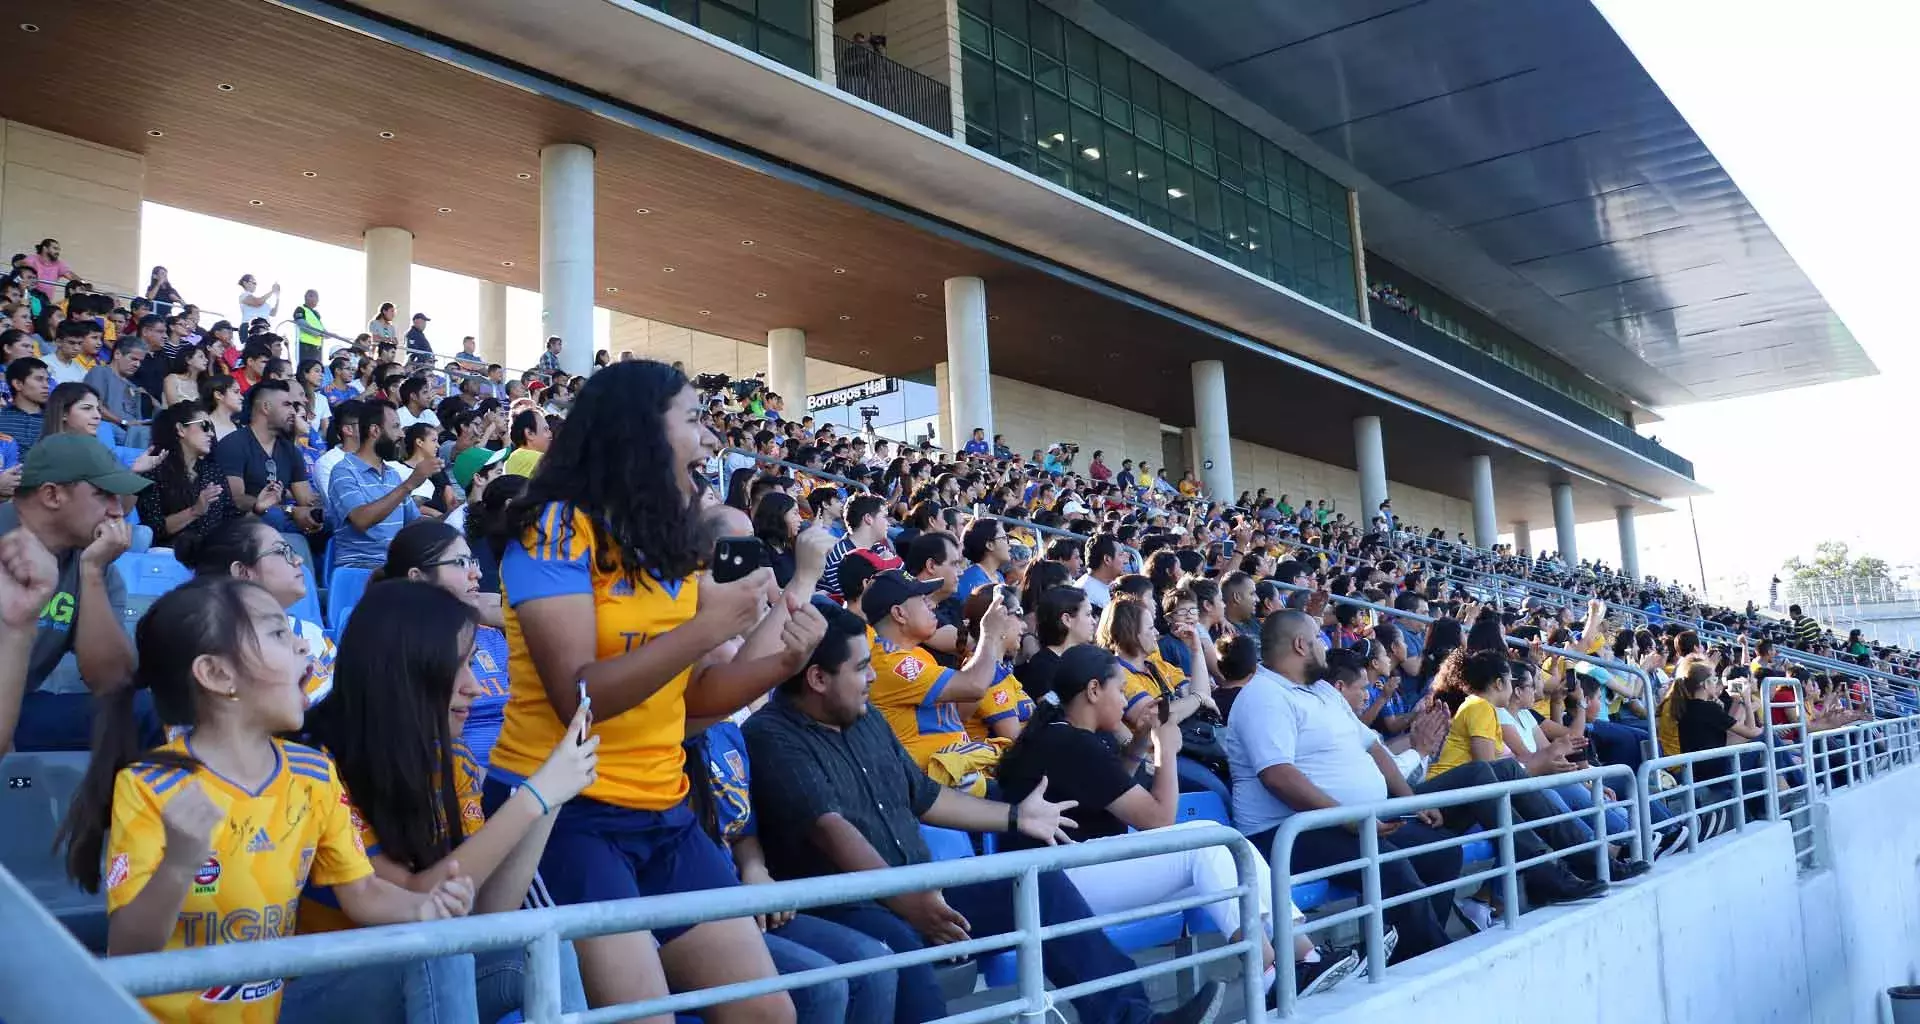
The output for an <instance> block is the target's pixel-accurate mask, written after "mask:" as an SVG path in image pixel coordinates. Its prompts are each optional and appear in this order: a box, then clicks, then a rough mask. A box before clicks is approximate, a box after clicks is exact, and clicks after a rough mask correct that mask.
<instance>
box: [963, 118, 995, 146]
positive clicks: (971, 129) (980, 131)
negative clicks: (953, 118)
mask: <svg viewBox="0 0 1920 1024" xmlns="http://www.w3.org/2000/svg"><path fill="white" fill-rule="evenodd" d="M967 145H969V146H972V147H973V148H975V149H978V150H981V151H983V152H987V153H991V152H993V130H992V129H991V128H987V127H983V126H981V125H977V124H974V123H973V122H971V121H969V122H967Z"/></svg>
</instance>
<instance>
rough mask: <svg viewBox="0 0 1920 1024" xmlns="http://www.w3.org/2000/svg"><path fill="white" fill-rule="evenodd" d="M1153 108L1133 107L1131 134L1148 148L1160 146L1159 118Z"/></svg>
mask: <svg viewBox="0 0 1920 1024" xmlns="http://www.w3.org/2000/svg"><path fill="white" fill-rule="evenodd" d="M1154 110H1155V108H1153V107H1143V106H1141V105H1140V104H1138V103H1135V104H1134V105H1133V134H1134V135H1136V136H1138V137H1139V139H1140V141H1141V142H1144V143H1146V144H1147V145H1149V146H1158V145H1159V144H1160V116H1159V115H1158V114H1157V113H1155V112H1154Z"/></svg>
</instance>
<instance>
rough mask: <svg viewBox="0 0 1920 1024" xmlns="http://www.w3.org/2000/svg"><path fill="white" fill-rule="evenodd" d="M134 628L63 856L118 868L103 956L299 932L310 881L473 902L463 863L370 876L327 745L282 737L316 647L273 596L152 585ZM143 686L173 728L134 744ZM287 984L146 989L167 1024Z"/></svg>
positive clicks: (83, 873) (401, 907) (207, 1015)
mask: <svg viewBox="0 0 1920 1024" xmlns="http://www.w3.org/2000/svg"><path fill="white" fill-rule="evenodd" d="M135 641H136V646H137V647H138V648H139V654H140V668H139V671H138V674H137V675H136V676H135V679H134V686H133V687H123V688H121V689H119V690H117V691H114V692H113V693H111V694H109V695H107V696H105V697H103V698H101V699H102V701H104V702H106V703H105V705H104V706H102V707H101V708H100V709H99V710H98V712H97V713H98V714H99V715H101V716H102V717H103V719H104V721H103V723H102V726H101V728H100V729H99V730H98V731H97V732H96V733H95V744H94V749H93V761H92V763H90V764H89V765H88V766H87V776H86V779H85V781H84V782H82V783H81V787H80V792H79V794H78V795H77V796H76V797H75V799H74V802H73V806H72V808H70V809H69V810H68V812H67V821H66V823H65V825H63V826H62V829H61V831H62V833H63V834H64V836H65V838H66V839H67V843H68V848H67V869H68V871H69V872H70V873H72V875H73V877H74V878H75V879H76V880H77V881H79V882H80V884H81V885H82V886H84V887H86V888H87V889H89V890H94V889H98V888H99V887H100V884H101V883H102V882H104V883H105V884H106V890H107V914H108V916H107V952H108V954H110V955H113V956H121V955H125V954H128V953H153V952H157V951H159V950H163V949H189V948H199V947H205V946H219V945H225V944H227V943H230V942H250V941H256V940H261V939H272V938H279V937H281V936H284V935H291V934H293V933H294V930H295V921H296V915H297V910H298V908H299V906H300V890H301V887H302V886H303V885H305V884H306V883H307V882H309V881H311V882H313V883H314V884H316V885H330V886H332V887H333V892H334V895H335V896H336V897H337V899H338V902H339V904H340V909H341V910H342V911H344V912H345V914H346V917H347V919H348V920H350V921H352V922H353V923H355V924H396V923H399V922H403V921H415V920H421V921H424V920H433V919H436V918H443V917H449V916H457V915H461V914H465V913H466V912H467V910H468V908H469V907H470V906H471V905H472V903H473V884H472V881H471V880H470V879H468V878H467V877H466V876H465V875H464V874H462V872H461V870H460V867H459V865H458V864H453V863H449V864H448V865H447V866H446V871H445V873H444V875H443V876H442V877H441V879H440V880H439V881H437V882H436V883H435V884H433V885H431V886H423V887H422V888H423V891H421V892H409V891H408V890H406V889H402V888H400V887H399V886H397V885H394V884H393V883H392V882H389V881H386V880H385V879H383V878H381V877H379V876H378V875H376V874H374V871H373V866H372V865H371V864H370V863H368V861H367V854H366V851H365V850H364V849H363V848H362V846H361V843H360V840H359V837H358V836H357V835H356V834H355V831H354V828H353V822H352V815H351V814H350V813H349V808H348V807H347V803H346V796H345V794H346V791H345V789H343V788H342V787H341V785H340V777H339V775H338V774H336V773H335V771H334V766H333V761H332V759H330V758H329V757H328V756H327V755H326V754H325V753H323V752H321V751H319V750H316V749H314V748H313V747H308V746H303V745H301V744H298V743H292V742H289V741H287V740H283V739H279V738H278V737H279V735H280V734H283V733H287V732H292V731H293V730H296V729H298V728H300V724H301V720H302V719H303V717H304V716H305V713H306V706H307V702H306V698H305V696H304V695H303V694H302V693H301V692H300V681H301V679H303V678H304V677H305V676H306V675H307V650H306V644H305V643H304V642H303V641H301V639H300V638H299V636H298V634H296V633H294V632H293V631H292V629H291V628H290V627H289V626H288V625H287V613H286V612H285V611H284V610H282V609H281V607H280V605H279V603H278V602H277V601H275V600H274V598H273V596H272V595H271V594H269V593H267V591H266V590H264V589H263V588H261V587H260V586H258V585H257V584H253V583H247V582H243V581H241V580H236V579H233V578H231V577H226V576H202V577H200V578H198V579H195V580H194V581H193V582H191V583H188V584H187V585H186V586H183V587H180V588H178V589H176V590H174V591H172V592H171V593H168V594H167V595H166V596H164V597H162V598H161V599H160V600H159V601H156V602H155V603H154V605H153V607H152V608H150V609H148V610H147V614H146V615H145V617H143V618H142V619H141V620H140V627H139V630H138V633H137V635H136V636H135ZM135 688H145V689H150V690H152V691H153V704H154V708H155V709H156V710H157V711H159V713H160V720H161V721H162V722H163V723H164V724H166V725H167V726H168V727H169V729H170V730H171V731H174V732H175V737H174V739H172V740H171V741H169V742H168V743H167V744H166V745H165V746H163V747H160V748H158V749H155V750H149V751H145V752H141V751H140V750H139V749H138V748H137V747H136V746H135V741H134V737H135V735H136V727H135V725H134V718H133V693H134V689H135ZM175 727H178V728H175ZM103 860H104V864H105V873H104V875H103V874H102V863H103ZM282 985H283V982H282V980H281V979H279V978H264V979H258V980H255V981H251V982H247V983H245V984H239V985H216V986H214V987H213V988H210V989H207V990H206V991H204V992H177V993H173V994H170V995H162V996H154V997H151V998H148V999H144V1000H142V1001H141V1002H142V1003H143V1005H145V1007H146V1009H147V1012H148V1013H151V1014H153V1016H154V1017H155V1018H156V1019H158V1020H160V1021H163V1022H167V1024H272V1022H273V1021H275V1020H276V1019H278V1016H279V1006H280V990H281V988H282Z"/></svg>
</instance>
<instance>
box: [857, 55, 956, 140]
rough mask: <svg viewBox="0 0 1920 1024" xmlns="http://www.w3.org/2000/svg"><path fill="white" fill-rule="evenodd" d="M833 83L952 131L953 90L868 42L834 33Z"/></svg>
mask: <svg viewBox="0 0 1920 1024" xmlns="http://www.w3.org/2000/svg"><path fill="white" fill-rule="evenodd" d="M833 45H834V51H835V55H836V57H835V60H834V66H833V79H834V84H835V85H837V86H838V87H839V88H840V90H841V91H842V92H846V93H848V94H850V95H853V96H858V97H859V98H861V99H863V100H866V101H867V102H868V103H871V104H873V105H874V106H876V107H884V108H885V109H887V110H891V111H893V112H894V113H896V114H899V115H900V116H902V117H907V118H911V119H913V120H915V121H918V122H920V123H921V124H923V125H926V126H927V127H928V128H931V129H933V130H934V131H936V132H939V133H940V134H942V135H951V134H953V91H952V90H951V89H949V88H947V86H946V83H944V82H939V81H935V80H934V79H932V78H929V77H927V76H926V75H923V74H921V73H920V72H918V71H915V70H913V69H912V68H910V67H907V66H906V65H905V64H900V63H897V62H895V61H892V60H888V59H887V58H886V57H885V56H884V55H882V54H881V53H880V51H878V50H876V49H874V47H873V45H872V44H871V43H869V42H865V41H862V42H857V43H856V42H854V41H853V40H851V39H847V38H845V37H844V36H834V37H833Z"/></svg>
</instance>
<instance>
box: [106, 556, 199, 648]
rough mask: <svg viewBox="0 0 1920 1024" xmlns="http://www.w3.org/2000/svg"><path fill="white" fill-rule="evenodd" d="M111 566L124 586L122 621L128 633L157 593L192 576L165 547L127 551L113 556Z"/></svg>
mask: <svg viewBox="0 0 1920 1024" xmlns="http://www.w3.org/2000/svg"><path fill="white" fill-rule="evenodd" d="M113 568H114V571H116V572H118V573H119V574H120V582H121V583H123V584H125V585H126V588H127V608H126V621H124V622H122V623H121V625H122V626H124V627H126V630H127V635H128V636H132V635H133V630H134V627H135V626H137V625H138V624H139V622H140V616H142V615H145V614H146V613H147V609H148V608H149V607H151V606H152V605H153V602H155V601H158V600H160V595H162V594H165V593H166V592H167V591H169V590H172V589H173V588H175V587H177V586H180V585H181V584H183V583H185V582H187V581H188V580H190V579H192V578H193V572H192V571H191V570H189V569H188V568H187V567H186V566H184V565H181V564H180V561H179V560H178V559H176V558H174V557H173V552H172V551H169V550H166V549H165V548H160V549H151V550H146V551H129V552H127V553H126V554H124V555H121V556H120V557H119V558H116V559H114V561H113Z"/></svg>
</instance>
